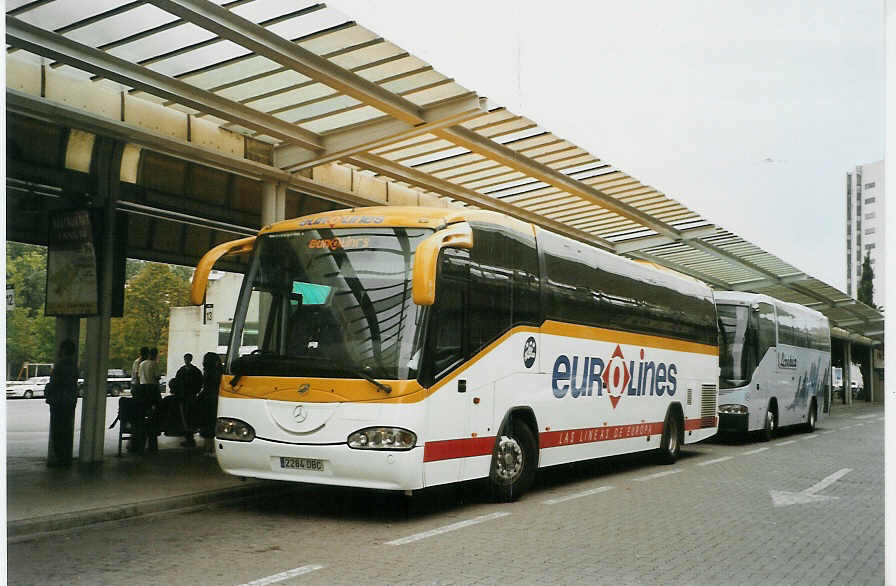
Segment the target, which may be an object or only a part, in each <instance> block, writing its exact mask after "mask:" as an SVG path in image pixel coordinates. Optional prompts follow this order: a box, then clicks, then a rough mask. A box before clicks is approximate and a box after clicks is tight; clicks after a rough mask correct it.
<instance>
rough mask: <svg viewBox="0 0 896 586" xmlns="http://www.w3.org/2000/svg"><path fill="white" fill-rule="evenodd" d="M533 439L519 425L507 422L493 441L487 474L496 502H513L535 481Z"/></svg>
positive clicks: (527, 431) (526, 430)
mask: <svg viewBox="0 0 896 586" xmlns="http://www.w3.org/2000/svg"><path fill="white" fill-rule="evenodd" d="M535 450H536V448H535V438H534V437H533V435H532V430H531V429H529V426H528V425H526V424H525V423H522V422H519V421H517V422H513V421H511V422H510V423H508V425H507V428H506V429H504V430H503V431H502V433H501V434H500V435H499V436H498V439H497V441H496V442H495V451H494V453H493V454H492V467H491V473H490V474H489V484H490V485H491V492H492V496H494V498H495V500H497V501H499V502H504V503H509V502H512V501H515V500H516V499H518V498H519V497H520V495H522V494H523V493H524V492H526V490H527V489H528V488H529V487H530V486H531V485H532V481H533V480H535V467H536V459H535Z"/></svg>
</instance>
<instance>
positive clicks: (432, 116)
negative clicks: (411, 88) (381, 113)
mask: <svg viewBox="0 0 896 586" xmlns="http://www.w3.org/2000/svg"><path fill="white" fill-rule="evenodd" d="M483 101H484V100H481V99H480V98H479V97H478V96H476V94H465V95H463V96H461V97H459V98H455V99H451V100H446V101H445V102H444V103H441V104H437V105H434V106H430V107H427V108H424V109H423V113H422V115H423V118H424V119H425V120H426V122H424V123H423V124H419V125H417V126H414V125H412V124H408V123H407V122H402V121H401V120H394V119H391V118H390V119H387V120H382V119H381V120H377V121H375V122H371V123H368V124H363V125H360V126H353V127H351V128H349V129H347V130H344V131H335V132H330V133H327V134H324V135H321V141H322V144H323V147H324V151H323V152H322V153H317V154H315V153H309V152H308V151H307V150H304V149H299V148H296V147H294V146H291V145H288V146H283V147H278V148H275V149H274V165H275V166H277V167H280V168H282V169H287V170H289V171H298V170H300V169H306V168H308V167H314V166H316V165H321V164H323V163H329V162H330V161H336V160H339V159H342V158H345V157H347V156H350V155H353V154H355V153H359V152H364V151H369V150H373V149H377V148H380V147H383V146H387V145H390V144H393V143H396V142H400V141H403V140H407V139H409V138H413V137H415V136H420V135H423V134H429V133H430V132H432V131H433V130H435V129H438V128H442V127H444V126H452V125H454V124H459V123H460V122H464V121H466V120H470V119H473V118H476V117H478V116H481V115H482V114H484V113H485V110H484V109H483V106H484V103H483Z"/></svg>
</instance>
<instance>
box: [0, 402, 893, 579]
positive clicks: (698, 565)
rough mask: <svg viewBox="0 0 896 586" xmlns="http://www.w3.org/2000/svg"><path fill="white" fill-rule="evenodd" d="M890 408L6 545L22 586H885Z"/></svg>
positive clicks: (314, 492) (293, 495)
mask: <svg viewBox="0 0 896 586" xmlns="http://www.w3.org/2000/svg"><path fill="white" fill-rule="evenodd" d="M883 430H884V423H883V408H882V407H879V406H878V407H874V408H857V409H852V410H849V411H843V412H842V413H840V414H836V415H835V416H834V417H830V418H827V419H825V420H824V421H822V422H821V424H820V425H819V428H818V430H817V431H816V432H815V433H812V434H807V433H803V432H801V431H786V430H785V431H783V432H782V434H781V436H780V437H779V438H777V439H776V440H774V441H772V442H769V443H758V442H753V441H740V440H717V439H714V440H710V441H708V442H704V443H701V444H698V445H696V446H685V448H684V449H683V450H682V457H681V458H680V460H679V461H678V463H677V464H675V465H673V466H662V465H658V464H655V463H654V461H653V460H652V459H651V458H650V457H645V456H637V457H634V456H626V457H621V458H614V459H609V460H603V461H599V462H589V463H585V464H580V465H576V466H564V467H557V468H553V469H549V470H546V471H543V472H542V473H541V475H540V478H539V480H538V482H537V483H536V485H535V486H534V487H533V489H532V491H531V492H529V493H528V494H527V495H525V496H524V497H523V498H522V499H521V500H520V501H519V502H516V503H511V504H495V503H491V502H489V501H488V500H486V499H485V498H483V497H482V496H480V495H481V492H480V487H479V486H478V485H476V484H467V485H462V486H450V487H441V488H436V489H430V490H425V491H420V492H418V493H416V494H415V495H414V496H413V497H410V498H407V497H405V496H403V495H398V494H391V493H380V492H371V491H365V490H351V489H334V488H327V487H314V486H303V485H297V486H296V488H295V490H293V491H291V492H290V493H288V494H287V495H286V496H285V497H281V498H279V499H277V500H269V501H259V502H254V503H249V504H243V505H229V506H222V507H218V508H215V509H211V510H202V511H197V512H193V513H189V514H183V515H166V516H158V517H148V518H142V519H136V520H130V521H127V522H121V523H113V524H105V525H102V526H95V527H92V528H86V529H81V530H76V531H72V532H69V533H64V534H58V535H55V536H50V537H46V538H41V539H38V540H35V541H28V542H23V543H16V544H11V545H9V549H8V559H9V568H8V579H9V583H10V584H191V583H192V584H258V585H260V584H274V583H276V584H420V583H425V584H496V583H501V584H511V583H516V584H536V583H539V584H542V583H561V584H572V583H589V584H591V583H612V584H807V583H811V584H882V583H883V576H884V520H883V510H884V501H883V487H884V485H883V478H884V466H883V434H884V431H883Z"/></svg>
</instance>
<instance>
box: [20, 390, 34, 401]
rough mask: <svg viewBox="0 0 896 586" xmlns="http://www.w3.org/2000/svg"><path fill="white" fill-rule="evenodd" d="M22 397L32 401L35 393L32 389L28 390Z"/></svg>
mask: <svg viewBox="0 0 896 586" xmlns="http://www.w3.org/2000/svg"><path fill="white" fill-rule="evenodd" d="M22 396H23V397H25V398H26V399H30V398H31V397H33V396H34V393H33V392H32V391H31V389H28V390H27V391H25V392H24V393H22Z"/></svg>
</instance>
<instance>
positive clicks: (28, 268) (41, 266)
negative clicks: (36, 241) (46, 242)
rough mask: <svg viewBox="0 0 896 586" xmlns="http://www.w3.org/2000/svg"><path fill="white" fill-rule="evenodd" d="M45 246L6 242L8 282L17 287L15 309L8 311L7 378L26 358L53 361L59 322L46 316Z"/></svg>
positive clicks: (16, 370)
mask: <svg viewBox="0 0 896 586" xmlns="http://www.w3.org/2000/svg"><path fill="white" fill-rule="evenodd" d="M46 254H47V253H46V249H45V248H43V247H42V246H33V245H30V244H19V243H16V242H8V243H7V244H6V284H7V285H12V286H13V287H14V288H15V306H16V307H15V309H13V310H12V311H7V312H6V364H7V372H6V375H7V378H14V377H15V376H16V375H17V374H18V372H19V368H20V367H21V365H22V363H23V362H25V361H26V360H28V361H31V362H52V361H53V354H54V353H53V346H54V343H55V336H56V322H55V320H54V319H53V318H51V317H45V316H44V299H45V298H46V289H45V287H46V280H47V257H46Z"/></svg>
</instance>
